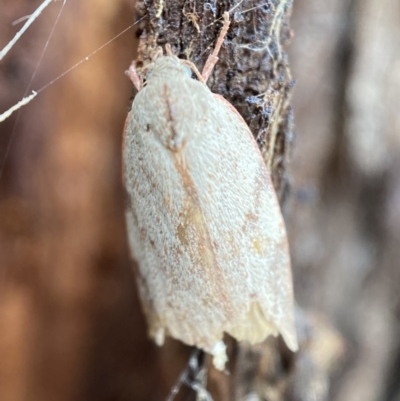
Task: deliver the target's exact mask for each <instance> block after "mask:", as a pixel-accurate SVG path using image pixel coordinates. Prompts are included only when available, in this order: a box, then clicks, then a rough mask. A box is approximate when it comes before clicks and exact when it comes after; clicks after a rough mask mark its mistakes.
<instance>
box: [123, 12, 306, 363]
mask: <svg viewBox="0 0 400 401" xmlns="http://www.w3.org/2000/svg"><path fill="white" fill-rule="evenodd" d="M224 20H225V23H224V27H223V29H222V31H221V33H220V36H219V38H218V41H217V44H216V47H215V49H214V51H213V52H212V54H211V55H210V57H209V59H208V60H207V62H206V65H205V67H204V70H203V73H202V74H200V73H199V72H198V71H197V68H196V67H195V66H194V65H193V64H192V63H190V62H189V61H186V60H181V59H179V58H178V57H176V56H175V55H173V54H172V51H171V48H170V46H168V45H167V46H166V50H167V55H163V54H162V51H159V52H158V54H157V55H156V57H155V60H154V61H153V63H151V64H150V65H149V66H148V68H147V77H146V80H145V84H144V85H142V83H141V81H142V80H141V78H139V75H138V73H137V72H136V69H135V65H134V63H133V64H132V66H131V68H130V70H129V71H128V72H127V74H128V75H129V77H130V78H131V80H132V82H133V83H134V84H135V86H136V87H137V89H138V94H137V95H136V97H135V99H134V101H133V104H132V108H131V111H130V112H129V114H128V117H127V120H126V124H125V132H124V146H123V170H124V183H125V187H126V191H127V193H128V205H127V211H126V219H127V229H128V238H129V245H130V249H131V251H132V254H133V257H134V259H136V261H137V263H138V275H137V280H138V286H139V293H140V297H141V301H142V305H143V309H144V312H145V314H146V317H147V320H148V326H149V334H150V336H151V337H152V338H153V339H154V340H155V342H156V343H157V344H158V345H162V344H163V342H164V338H165V336H166V335H168V336H171V337H173V338H175V339H179V340H181V341H183V342H184V343H186V344H189V345H193V346H196V347H198V348H201V349H202V350H204V351H205V352H207V353H209V354H212V355H213V363H214V365H215V367H216V368H218V369H224V366H225V362H226V360H227V357H226V350H225V344H224V342H223V335H224V333H228V334H230V335H231V336H233V337H234V338H236V339H237V340H239V341H249V342H250V343H259V342H262V341H263V340H265V339H266V338H267V337H268V336H269V335H274V336H277V335H278V334H279V333H280V334H281V335H282V336H283V338H284V340H285V342H286V344H287V346H288V347H289V348H290V349H291V350H292V351H296V350H297V348H298V345H297V336H296V330H295V326H294V317H293V289H292V277H291V268H290V257H289V249H288V241H287V236H286V231H285V226H284V222H283V218H282V214H281V211H280V207H279V203H278V200H277V196H276V194H275V191H274V188H273V185H272V182H271V178H270V176H269V173H268V171H267V168H266V166H265V164H264V161H263V159H262V156H261V153H260V151H259V149H258V146H257V144H256V142H255V140H254V138H253V136H252V134H251V132H250V129H249V127H248V126H247V125H246V123H245V122H244V120H243V118H242V117H241V116H240V114H239V113H238V112H237V111H236V109H235V108H234V107H233V106H232V105H231V104H230V103H229V102H228V101H226V100H225V99H224V98H223V97H221V96H219V95H216V94H213V93H212V92H211V91H210V90H209V88H208V87H207V85H206V84H205V83H206V81H207V78H208V76H209V75H210V73H211V71H212V68H213V67H214V65H215V63H216V62H217V60H218V57H217V54H218V51H219V49H220V47H221V45H222V43H223V41H224V37H225V35H226V32H227V30H228V28H229V16H228V14H227V13H225V14H224ZM192 70H193V71H194V72H195V74H196V75H197V77H198V80H196V79H193V78H192V77H191V75H192Z"/></svg>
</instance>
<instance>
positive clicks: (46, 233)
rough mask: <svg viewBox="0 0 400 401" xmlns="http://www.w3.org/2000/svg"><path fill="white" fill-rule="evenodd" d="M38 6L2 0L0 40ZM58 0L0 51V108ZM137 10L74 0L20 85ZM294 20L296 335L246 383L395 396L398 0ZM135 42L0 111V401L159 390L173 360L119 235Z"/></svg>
mask: <svg viewBox="0 0 400 401" xmlns="http://www.w3.org/2000/svg"><path fill="white" fill-rule="evenodd" d="M267 3H268V2H267ZM272 3H274V2H272ZM275 3H276V2H275ZM39 4H40V1H36V0H35V1H31V0H29V1H28V0H3V1H2V3H1V4H0V47H2V46H3V45H5V44H6V43H7V42H8V40H10V39H11V38H12V36H13V34H14V33H15V32H16V30H17V29H18V28H19V27H20V25H17V26H15V27H14V26H12V25H11V23H12V22H13V21H15V20H17V19H19V18H20V17H22V16H24V15H28V14H30V13H32V11H33V10H34V9H35V8H36V7H37V6H38V5H39ZM61 5H62V2H55V3H54V4H51V5H50V6H49V7H48V8H47V9H46V10H45V11H44V12H43V15H41V16H40V18H39V19H38V20H37V21H36V22H35V23H34V24H33V25H32V26H31V27H30V28H29V30H28V32H27V33H26V34H25V35H24V36H23V37H22V38H21V39H20V41H19V42H18V43H17V44H16V45H15V47H14V48H13V49H12V50H11V51H10V53H9V54H8V55H7V56H6V57H5V58H4V60H2V61H1V62H0V112H2V111H3V110H6V109H7V108H8V107H10V106H11V105H13V104H14V103H15V102H17V101H18V100H19V99H20V98H21V97H22V96H23V94H24V91H25V89H26V86H27V84H28V82H29V80H30V77H31V74H32V73H33V71H34V69H35V65H36V62H37V60H38V58H39V56H40V53H41V50H42V48H43V46H44V44H45V42H46V40H47V37H48V35H49V32H50V30H51V27H52V24H53V22H54V19H55V17H56V15H57V13H58V10H59V8H60V7H61ZM134 16H135V11H134V4H133V1H129V0H125V1H124V0H120V1H105V0H96V1H94V0H82V1H80V2H77V1H75V0H69V1H68V2H67V3H66V5H65V9H64V12H63V14H62V16H61V19H60V22H59V24H58V26H57V28H56V31H55V34H54V37H53V39H52V40H51V42H50V44H49V48H48V50H47V52H46V54H45V56H44V58H43V62H42V64H41V66H40V68H39V70H38V74H37V76H36V78H35V80H34V82H33V85H32V89H39V88H41V87H42V86H43V85H45V84H47V83H48V82H50V81H51V80H52V79H53V78H55V77H56V76H58V75H59V74H60V73H62V72H64V71H65V70H66V69H67V68H69V67H70V66H71V65H73V64H75V63H76V62H78V61H79V60H81V59H82V58H84V57H86V56H87V55H88V54H90V53H91V52H92V51H93V50H95V49H96V48H98V47H99V46H101V45H102V44H104V43H105V42H106V41H107V40H109V39H110V38H112V37H113V36H114V35H116V34H118V33H119V32H121V31H122V30H123V29H124V28H125V27H127V26H128V25H130V24H131V23H132V22H133V21H134ZM292 28H293V30H294V32H295V36H294V38H293V41H292V44H291V45H290V47H288V48H287V50H288V52H289V56H290V65H291V69H292V75H293V77H294V78H295V79H296V86H295V89H294V92H293V97H292V106H293V109H294V114H295V139H294V145H293V150H292V155H291V164H290V167H289V171H288V172H289V177H290V186H291V190H290V195H289V197H288V199H287V200H286V202H285V205H284V213H285V218H286V221H287V226H288V232H289V238H290V245H291V250H292V258H293V273H294V285H295V296H296V299H297V301H298V303H299V310H298V312H297V313H298V320H299V336H300V341H301V350H300V352H299V353H298V355H296V356H295V357H294V359H293V358H292V361H291V368H288V369H286V370H285V371H282V372H277V371H276V370H274V371H273V369H274V367H272V365H273V364H272V363H271V367H270V366H269V365H268V366H266V367H264V373H265V372H267V373H268V374H270V377H269V378H268V377H267V378H265V382H267V381H268V380H270V379H271V377H273V378H274V380H273V383H272V384H270V386H269V387H268V391H267V390H265V389H264V388H262V385H260V384H258V388H259V389H261V388H262V389H261V390H259V391H256V392H255V391H253V390H252V392H251V393H249V394H245V396H246V399H247V400H251V401H253V400H254V401H255V400H259V399H260V400H261V399H262V400H271V401H274V400H284V399H285V400H286V399H287V400H304V401H314V400H315V401H317V400H335V401H352V400H354V401H359V400H363V401H375V400H384V401H399V400H400V335H399V334H400V326H399V317H400V284H399V283H400V281H399V279H400V277H399V276H400V269H399V263H400V113H399V110H400V100H399V99H400V98H399V96H398V93H399V92H400V72H399V71H400V2H399V1H398V0H380V1H378V0H326V1H324V2H321V1H320V0H294V3H293V15H292ZM136 46H137V42H136V41H135V29H132V30H130V31H128V32H127V33H125V34H124V35H122V36H121V37H119V38H118V39H117V40H116V41H114V42H113V43H112V44H110V45H109V46H107V47H106V48H104V49H102V50H101V51H100V52H99V53H97V54H95V55H94V56H93V57H91V58H90V60H89V61H87V62H85V63H83V64H82V65H81V66H79V67H78V68H77V69H75V70H74V71H72V72H71V73H70V74H68V75H66V76H65V77H64V78H62V79H61V80H59V81H57V82H56V83H55V84H54V85H52V86H50V87H49V88H48V89H46V90H45V91H44V92H42V93H41V94H40V95H39V96H38V97H37V98H36V99H35V100H34V101H33V102H32V103H31V104H30V105H28V106H26V107H24V108H23V109H22V110H21V112H20V113H19V114H14V115H13V116H12V117H11V118H9V119H8V120H6V121H5V122H3V123H1V124H0V166H4V168H3V170H2V176H1V178H0V400H1V401H2V400H7V401H22V400H24V401H25V400H29V401H31V400H32V401H36V400H38V401H39V400H41V401H42V400H51V401H64V400H65V401H67V400H71V401H72V400H96V401H97V400H99V401H114V400H115V401H117V400H118V401H128V400H143V401H144V400H162V399H165V397H166V395H167V394H168V391H169V390H170V389H171V386H172V385H173V383H174V382H175V381H176V379H177V377H178V375H179V372H180V370H181V368H182V366H183V365H184V364H185V363H186V356H185V353H184V352H185V351H182V350H181V349H179V352H178V351H177V353H176V354H174V353H173V352H172V351H174V350H175V347H177V345H169V344H168V345H167V347H166V349H167V351H169V352H170V354H171V353H172V356H171V355H166V353H165V352H164V353H160V350H159V349H157V348H156V347H155V346H154V345H153V344H152V343H151V342H150V341H149V340H147V337H146V326H145V322H144V319H143V316H142V314H141V310H140V305H139V302H138V299H137V295H136V287H135V282H134V278H133V275H132V273H131V262H130V260H129V253H128V249H127V244H126V234H125V226H124V211H123V209H124V192H123V189H122V184H121V151H120V147H121V139H122V130H123V125H124V119H125V116H126V113H127V110H128V107H129V99H130V96H131V94H132V85H131V84H130V82H129V81H128V80H127V78H126V77H125V76H124V74H123V71H124V70H125V69H126V67H127V66H128V65H129V63H130V60H131V59H132V58H134V57H135V49H136ZM10 139H12V141H11V147H10V149H9V152H8V151H7V148H8V144H9V143H10ZM6 154H7V157H6ZM257 352H260V353H262V352H263V351H262V350H258V351H257ZM266 355H267V357H268V358H269V359H268V358H267V359H268V361H270V360H271V359H272V358H273V354H271V353H268V352H266ZM174 362H176V363H174ZM274 366H275V365H274ZM275 367H276V366H275ZM269 369H270V370H269ZM252 374H253V375H256V374H257V372H256V373H254V372H252ZM277 378H279V380H277ZM249 380H250V379H249ZM262 380H264V378H263V377H262V378H259V381H258V383H260V381H262ZM282 388H284V390H282ZM264 390H265V391H264ZM189 396H190V395H189V394H188V397H189ZM192 397H193V395H192ZM215 398H217V397H215ZM192 399H193V398H192Z"/></svg>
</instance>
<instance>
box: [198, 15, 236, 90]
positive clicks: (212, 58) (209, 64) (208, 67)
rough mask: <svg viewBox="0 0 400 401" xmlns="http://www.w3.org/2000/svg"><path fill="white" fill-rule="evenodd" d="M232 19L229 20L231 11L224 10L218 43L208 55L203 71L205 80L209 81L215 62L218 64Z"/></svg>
mask: <svg viewBox="0 0 400 401" xmlns="http://www.w3.org/2000/svg"><path fill="white" fill-rule="evenodd" d="M230 24H231V21H230V20H229V13H228V12H227V11H225V12H224V26H223V27H222V30H221V32H220V34H219V36H218V39H217V43H216V45H215V48H214V50H213V52H212V53H211V54H210V55H209V56H208V59H207V61H206V63H205V64H204V68H203V71H202V73H201V75H202V76H203V82H204V83H205V82H207V80H208V78H209V76H210V75H211V72H212V70H213V69H214V66H215V64H217V62H218V60H219V58H218V53H219V51H220V50H221V46H222V43H224V39H225V36H226V34H227V33H228V29H229V25H230Z"/></svg>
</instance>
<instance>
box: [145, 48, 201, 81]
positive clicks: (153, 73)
mask: <svg viewBox="0 0 400 401" xmlns="http://www.w3.org/2000/svg"><path fill="white" fill-rule="evenodd" d="M165 52H166V55H164V52H163V49H162V48H161V47H158V48H157V50H156V52H155V54H154V57H153V61H152V62H151V63H150V64H149V65H147V66H146V67H145V69H143V73H144V74H145V77H146V79H145V80H146V81H148V80H149V79H153V77H166V78H170V77H171V76H172V75H176V74H178V75H184V76H186V77H189V78H191V77H192V72H194V73H195V74H196V75H197V77H198V79H199V80H200V81H203V79H202V77H201V74H200V73H199V71H198V70H197V68H196V66H195V65H194V64H193V63H192V62H190V61H188V60H182V59H180V58H178V57H177V56H176V55H175V54H174V53H173V52H172V48H171V45H170V44H169V43H167V44H166V45H165Z"/></svg>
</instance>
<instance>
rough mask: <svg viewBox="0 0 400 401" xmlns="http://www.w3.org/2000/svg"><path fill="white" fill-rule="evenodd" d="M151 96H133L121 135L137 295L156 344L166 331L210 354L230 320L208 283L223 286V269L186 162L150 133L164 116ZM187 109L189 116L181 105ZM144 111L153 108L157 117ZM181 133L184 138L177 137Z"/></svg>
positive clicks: (222, 298)
mask: <svg viewBox="0 0 400 401" xmlns="http://www.w3.org/2000/svg"><path fill="white" fill-rule="evenodd" d="M191 81H192V80H190V82H191ZM193 82H194V81H193ZM154 99H157V96H154V95H153V94H152V88H151V87H145V88H144V89H143V90H142V91H141V92H139V94H138V95H137V97H136V98H135V101H134V103H133V105H132V110H131V112H130V114H129V116H128V119H127V124H126V130H125V138H124V142H125V145H124V170H125V187H126V189H127V192H128V198H129V201H128V203H129V205H128V210H127V222H128V235H129V243H130V248H131V250H132V253H133V256H134V258H135V259H136V260H137V261H138V265H139V290H140V295H141V299H142V303H143V306H144V310H145V313H146V315H147V317H148V321H149V326H150V329H149V331H150V335H151V336H152V337H153V338H154V339H155V340H156V342H157V343H159V344H162V343H163V338H164V336H165V335H166V334H168V335H171V336H172V337H174V338H177V339H180V340H182V341H183V342H185V343H187V344H191V345H196V346H198V347H200V348H203V349H204V350H206V351H207V352H210V353H211V352H212V349H213V347H214V346H215V344H216V343H217V342H218V341H220V340H221V339H222V337H223V331H224V327H225V323H226V322H227V321H229V316H228V315H229V311H227V309H229V305H230V300H229V298H228V294H227V293H226V292H221V291H216V290H215V286H214V284H213V283H218V282H222V281H223V277H222V275H223V271H222V270H221V269H219V268H218V266H217V261H216V258H215V255H214V251H213V246H212V244H211V241H210V236H209V234H208V228H207V224H208V223H207V222H206V221H205V219H204V214H203V211H202V207H201V205H200V201H199V198H198V188H196V187H195V184H194V183H193V180H192V178H191V176H190V174H189V173H188V170H187V165H186V164H187V162H188V161H187V160H185V159H184V158H183V156H182V152H180V151H179V152H174V151H171V149H170V148H169V147H168V146H166V143H164V142H163V140H160V136H157V134H156V133H155V131H157V129H158V128H157V127H154V124H156V122H157V121H158V118H159V117H160V115H162V114H163V113H167V112H168V110H167V109H165V110H164V109H163V106H165V105H166V104H167V102H164V103H163V104H162V105H160V104H154ZM170 100H171V99H170ZM172 103H174V102H172ZM167 105H168V104H167ZM193 107H197V105H196V104H195V103H194V104H193ZM205 107H207V105H205ZM188 109H189V114H190V104H187V102H186V104H185V110H186V111H188ZM150 110H157V111H158V112H159V114H158V116H154V115H152V114H151V111H150ZM178 114H179V112H178ZM174 115H176V113H174ZM160 118H161V117H160ZM167 123H168V121H165V125H164V127H165V126H167V125H168V124H167ZM152 127H154V128H152ZM188 127H190V129H192V125H191V124H190V125H188ZM163 129H164V128H163ZM180 131H182V130H180ZM190 134H193V132H190ZM186 136H190V135H189V133H187V135H186V134H185V132H183V137H186ZM220 305H226V306H227V307H226V308H221V307H220Z"/></svg>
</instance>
